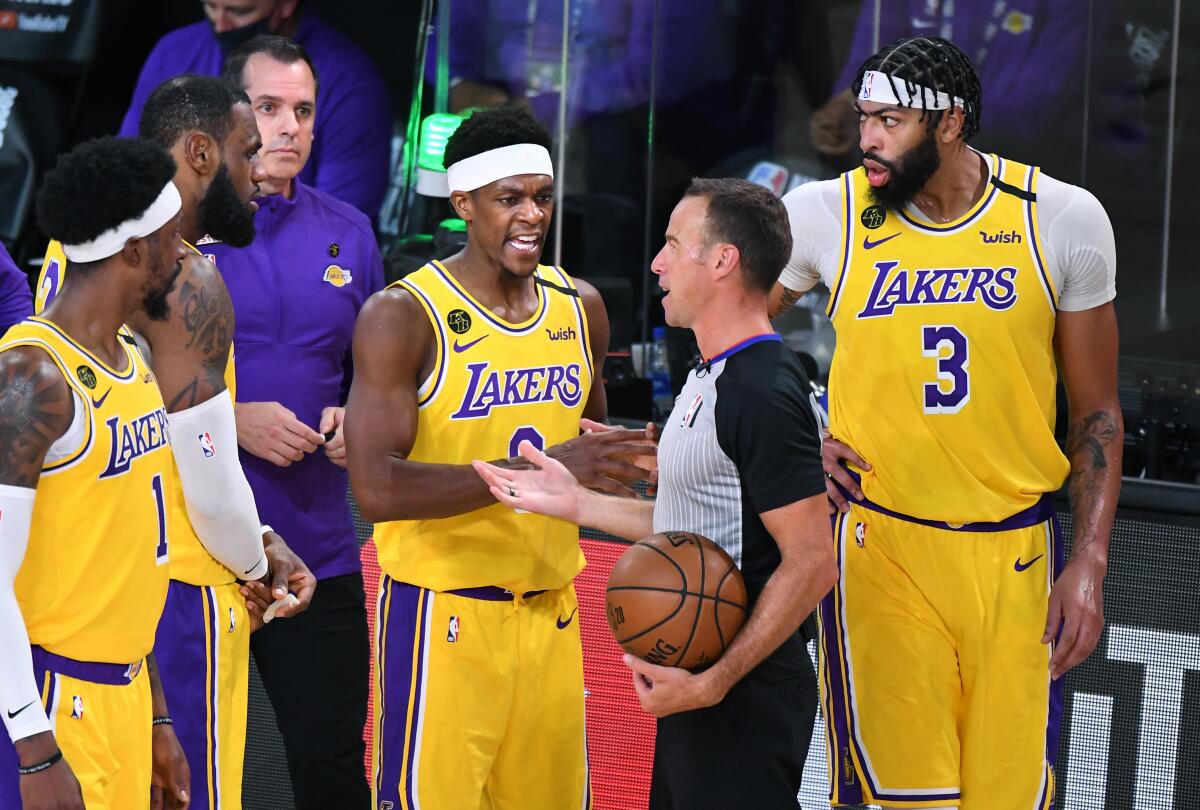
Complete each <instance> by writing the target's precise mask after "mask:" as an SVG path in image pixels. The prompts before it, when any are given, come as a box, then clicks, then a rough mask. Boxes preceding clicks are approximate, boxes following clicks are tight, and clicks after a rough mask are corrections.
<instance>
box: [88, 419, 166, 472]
mask: <svg viewBox="0 0 1200 810" xmlns="http://www.w3.org/2000/svg"><path fill="white" fill-rule="evenodd" d="M104 424H106V425H107V426H108V438H109V448H110V449H109V451H108V466H106V467H105V468H104V472H102V473H100V478H112V477H113V476H116V475H124V474H125V473H127V472H129V465H130V464H132V463H133V461H134V459H137V458H140V457H141V456H144V455H146V454H147V453H149V452H151V451H153V450H157V449H158V448H160V447H163V446H165V445H166V444H168V443H169V441H170V440H169V439H168V437H167V412H166V411H164V410H163V409H162V408H159V409H158V410H154V411H151V412H150V413H148V414H146V415H145V416H139V417H137V418H136V419H134V420H132V421H130V422H125V423H123V422H122V421H121V417H119V416H114V417H112V418H110V419H109V420H107V421H106V422H105V423H104Z"/></svg>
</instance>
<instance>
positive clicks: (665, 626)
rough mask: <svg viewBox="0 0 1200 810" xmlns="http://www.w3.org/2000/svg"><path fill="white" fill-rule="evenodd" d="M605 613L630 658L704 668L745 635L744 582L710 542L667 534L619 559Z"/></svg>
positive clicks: (641, 543) (637, 545) (639, 544)
mask: <svg viewBox="0 0 1200 810" xmlns="http://www.w3.org/2000/svg"><path fill="white" fill-rule="evenodd" d="M606 609H607V613H608V624H609V627H611V628H612V632H613V636H614V637H615V638H616V640H617V643H618V644H620V645H621V646H622V647H623V648H624V649H625V651H626V652H627V653H630V654H631V655H636V656H637V657H638V658H642V659H644V660H646V661H649V662H650V663H652V664H660V665H662V666H667V667H682V668H684V669H690V670H700V669H704V668H705V667H708V666H710V665H712V663H713V662H715V661H716V660H717V659H718V658H720V657H721V654H722V653H724V652H725V648H726V647H728V646H729V643H730V642H731V641H733V637H734V636H736V635H737V633H738V631H739V630H741V629H742V624H743V623H744V622H745V621H746V583H745V582H744V581H743V580H742V573H741V571H739V570H738V568H737V566H736V565H735V564H734V562H733V558H732V557H730V556H729V555H728V554H727V553H725V551H724V549H722V548H721V547H720V546H718V545H717V544H716V543H714V542H713V541H711V540H709V539H708V538H707V537H701V536H700V535H698V534H692V533H691V532H663V533H661V534H654V535H651V536H650V537H647V538H644V539H642V540H639V541H638V542H636V543H634V544H633V545H632V546H630V547H629V549H627V550H626V551H625V553H624V554H622V555H621V558H620V559H619V560H617V563H616V565H614V566H613V569H612V573H611V574H610V575H609V577H608V589H607V594H606Z"/></svg>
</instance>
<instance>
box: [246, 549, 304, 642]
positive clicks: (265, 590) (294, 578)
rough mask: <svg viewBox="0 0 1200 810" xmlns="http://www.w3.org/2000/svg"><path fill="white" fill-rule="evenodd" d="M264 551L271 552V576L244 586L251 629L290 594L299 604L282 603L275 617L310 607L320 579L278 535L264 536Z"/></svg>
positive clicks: (302, 610) (259, 625)
mask: <svg viewBox="0 0 1200 810" xmlns="http://www.w3.org/2000/svg"><path fill="white" fill-rule="evenodd" d="M263 551H264V552H265V553H266V555H267V575H266V576H264V577H263V578H262V579H260V580H254V581H252V582H245V583H243V584H242V587H241V592H242V596H243V597H245V599H246V611H247V612H248V613H249V614H250V630H251V632H253V631H255V630H257V629H258V628H259V627H262V624H263V616H264V614H265V613H266V611H267V609H268V608H270V607H271V605H272V604H273V603H274V602H276V601H278V600H280V599H286V598H287V596H288V594H289V593H290V594H292V595H294V596H295V597H296V604H294V605H286V604H285V605H281V606H280V607H278V608H277V609H276V611H275V618H277V619H286V618H287V617H289V616H295V615H296V614H297V613H303V612H304V611H305V610H308V606H309V605H310V604H312V598H313V593H315V592H316V590H317V578H316V577H314V576H313V573H312V571H310V570H308V566H307V565H305V564H304V561H303V560H301V559H300V558H299V557H298V556H296V553H295V552H294V551H292V550H291V548H290V547H289V546H288V544H287V543H285V542H284V541H283V538H282V537H280V536H279V535H278V534H276V533H275V532H267V533H266V534H264V535H263Z"/></svg>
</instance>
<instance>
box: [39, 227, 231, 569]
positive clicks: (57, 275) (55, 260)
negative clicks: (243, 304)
mask: <svg viewBox="0 0 1200 810" xmlns="http://www.w3.org/2000/svg"><path fill="white" fill-rule="evenodd" d="M184 244H186V245H187V246H188V248H189V249H190V250H191V251H192V252H193V253H195V254H196V255H197V256H202V255H203V254H202V253H201V252H200V251H199V250H198V249H197V248H196V246H195V245H193V244H191V243H189V242H184ZM66 280H67V257H66V256H65V255H64V254H63V250H62V246H61V245H60V244H59V243H58V242H57V241H52V242H51V243H50V244H49V245H48V246H47V247H46V257H45V259H43V260H42V270H41V274H40V275H39V276H38V283H37V296H36V300H35V302H34V311H35V312H41V311H42V310H43V309H45V308H46V307H47V306H49V304H50V302H51V301H53V300H54V296H56V295H57V294H58V293H59V291H60V290H62V287H63V284H65V283H66ZM225 385H226V387H228V388H229V397H230V399H234V385H235V377H234V365H233V348H232V347H230V349H229V362H227V363H226V364H225ZM234 401H235V402H236V399H234ZM197 440H198V439H197ZM174 464H175V459H174V458H173V457H172V459H171V465H172V476H171V479H172V481H173V483H172V484H171V488H170V489H169V490H168V492H167V508H168V511H169V513H170V524H171V526H172V527H173V529H172V530H173V532H174V534H175V536H174V537H172V538H171V541H172V549H171V579H177V580H179V581H180V582H187V583H188V584H190V585H226V584H228V583H230V582H233V581H234V580H235V579H236V577H235V576H234V574H233V572H232V571H230V570H229V569H228V568H226V567H225V566H223V565H221V563H219V562H217V560H216V558H214V557H213V556H212V555H211V554H209V553H208V549H206V548H205V547H204V545H203V544H202V543H201V542H200V538H199V537H197V536H196V532H195V531H194V530H193V529H192V522H191V520H190V519H189V518H188V514H187V502H186V501H185V500H184V497H183V486H182V484H180V482H179V477H178V476H177V475H175V474H174Z"/></svg>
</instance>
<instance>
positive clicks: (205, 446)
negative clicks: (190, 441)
mask: <svg viewBox="0 0 1200 810" xmlns="http://www.w3.org/2000/svg"><path fill="white" fill-rule="evenodd" d="M196 438H197V439H198V440H199V442H200V449H201V450H203V451H204V457H205V458H212V457H213V456H215V455H216V454H217V446H216V445H215V444H213V440H212V436H210V435H209V434H208V431H205V432H204V433H201V434H200V435H199V436H197V437H196Z"/></svg>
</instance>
